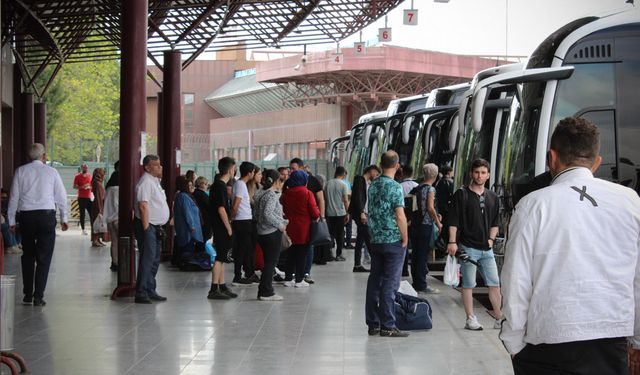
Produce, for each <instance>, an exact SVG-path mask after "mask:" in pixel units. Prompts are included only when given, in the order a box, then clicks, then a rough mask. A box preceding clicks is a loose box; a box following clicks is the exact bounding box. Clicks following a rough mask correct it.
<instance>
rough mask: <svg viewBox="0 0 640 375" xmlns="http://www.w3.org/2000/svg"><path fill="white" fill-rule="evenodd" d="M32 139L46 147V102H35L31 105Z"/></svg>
mask: <svg viewBox="0 0 640 375" xmlns="http://www.w3.org/2000/svg"><path fill="white" fill-rule="evenodd" d="M33 116H34V122H33V140H34V142H35V143H42V144H43V145H44V147H45V148H46V147H47V104H46V103H36V104H34V105H33Z"/></svg>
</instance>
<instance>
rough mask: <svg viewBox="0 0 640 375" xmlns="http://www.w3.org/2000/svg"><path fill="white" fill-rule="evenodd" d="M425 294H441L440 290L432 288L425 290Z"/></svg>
mask: <svg viewBox="0 0 640 375" xmlns="http://www.w3.org/2000/svg"><path fill="white" fill-rule="evenodd" d="M423 293H427V294H439V293H440V289H436V288H432V287H430V286H428V287H426V288H425V289H424V292H423Z"/></svg>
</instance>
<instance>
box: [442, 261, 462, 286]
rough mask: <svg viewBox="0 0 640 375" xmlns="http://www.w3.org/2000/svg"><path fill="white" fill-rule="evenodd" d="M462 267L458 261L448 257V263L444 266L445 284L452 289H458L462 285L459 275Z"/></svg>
mask: <svg viewBox="0 0 640 375" xmlns="http://www.w3.org/2000/svg"><path fill="white" fill-rule="evenodd" d="M459 269H460V265H459V264H458V260H457V259H456V258H455V257H452V256H451V255H447V263H446V264H445V266H444V280H443V281H444V283H445V284H446V285H450V286H452V287H454V288H455V287H457V286H458V283H460V278H459V277H458V275H459Z"/></svg>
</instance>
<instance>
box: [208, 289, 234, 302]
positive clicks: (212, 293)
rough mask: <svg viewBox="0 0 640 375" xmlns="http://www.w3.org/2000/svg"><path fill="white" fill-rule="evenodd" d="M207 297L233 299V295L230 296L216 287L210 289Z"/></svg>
mask: <svg viewBox="0 0 640 375" xmlns="http://www.w3.org/2000/svg"><path fill="white" fill-rule="evenodd" d="M207 298H208V299H222V300H227V299H231V297H229V296H228V295H226V294H225V293H223V292H222V291H221V290H219V289H215V290H211V291H209V294H208V295H207Z"/></svg>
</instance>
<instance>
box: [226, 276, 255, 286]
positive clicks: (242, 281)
mask: <svg viewBox="0 0 640 375" xmlns="http://www.w3.org/2000/svg"><path fill="white" fill-rule="evenodd" d="M252 284H253V281H252V280H251V278H246V277H242V278H238V277H234V278H233V281H232V282H231V285H235V286H249V285H252Z"/></svg>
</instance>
